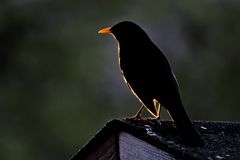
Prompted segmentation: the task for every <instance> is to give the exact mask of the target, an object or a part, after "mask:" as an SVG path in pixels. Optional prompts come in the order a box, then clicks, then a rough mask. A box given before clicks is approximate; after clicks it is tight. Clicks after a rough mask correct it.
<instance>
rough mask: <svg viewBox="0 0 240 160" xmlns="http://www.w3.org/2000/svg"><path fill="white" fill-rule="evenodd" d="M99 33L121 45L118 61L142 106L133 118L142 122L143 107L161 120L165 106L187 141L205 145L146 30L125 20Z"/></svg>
mask: <svg viewBox="0 0 240 160" xmlns="http://www.w3.org/2000/svg"><path fill="white" fill-rule="evenodd" d="M98 33H101V34H112V35H113V36H114V37H115V39H116V40H117V42H118V61H119V65H120V69H121V73H122V75H123V78H124V81H125V82H126V84H127V85H128V87H129V88H130V90H131V91H132V93H133V94H134V95H135V96H136V97H137V98H138V100H139V101H140V102H141V103H142V107H141V108H140V110H139V111H138V113H137V114H136V116H135V117H134V118H137V119H141V118H140V114H141V112H142V109H143V108H147V110H148V111H149V112H150V113H151V114H152V115H153V116H155V117H156V118H159V117H160V107H161V106H163V107H164V108H165V109H166V110H167V111H168V113H169V114H170V116H171V118H172V119H173V121H174V123H175V124H176V127H177V129H178V130H179V132H180V135H181V136H182V138H183V140H184V142H185V143H187V144H189V145H191V146H202V145H203V141H202V139H201V136H200V134H199V133H198V132H197V130H196V129H195V128H194V126H193V124H192V122H191V120H190V118H189V117H188V115H187V113H186V111H185V109H184V106H183V103H182V100H181V96H180V91H179V87H178V83H177V80H176V78H175V75H174V73H173V71H172V69H171V66H170V64H169V62H168V60H167V58H166V56H165V55H164V54H163V53H162V51H161V50H160V49H159V48H158V47H157V46H156V45H155V44H154V43H153V42H152V41H151V39H150V38H149V37H148V35H147V34H146V33H145V32H144V31H143V29H142V28H140V27H139V26H138V25H136V24H135V23H133V22H129V21H123V22H120V23H117V24H115V25H113V26H112V27H108V28H104V29H102V30H100V31H99V32H98Z"/></svg>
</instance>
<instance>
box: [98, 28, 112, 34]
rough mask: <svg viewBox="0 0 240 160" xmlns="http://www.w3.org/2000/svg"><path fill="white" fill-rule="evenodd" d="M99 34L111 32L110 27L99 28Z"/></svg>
mask: <svg viewBox="0 0 240 160" xmlns="http://www.w3.org/2000/svg"><path fill="white" fill-rule="evenodd" d="M98 33H99V34H111V33H112V31H111V27H107V28H104V29H101V30H100V31H98Z"/></svg>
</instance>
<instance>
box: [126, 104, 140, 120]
mask: <svg viewBox="0 0 240 160" xmlns="http://www.w3.org/2000/svg"><path fill="white" fill-rule="evenodd" d="M143 109H144V105H142V106H141V108H140V109H139V110H138V112H137V114H136V115H135V116H133V117H129V118H126V119H127V120H132V119H133V120H142V118H141V113H142V111H143Z"/></svg>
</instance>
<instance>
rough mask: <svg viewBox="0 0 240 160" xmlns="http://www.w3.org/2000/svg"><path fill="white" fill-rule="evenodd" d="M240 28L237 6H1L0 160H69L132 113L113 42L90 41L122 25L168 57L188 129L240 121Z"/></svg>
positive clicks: (216, 0) (209, 1) (25, 2)
mask: <svg viewBox="0 0 240 160" xmlns="http://www.w3.org/2000/svg"><path fill="white" fill-rule="evenodd" d="M239 19H240V1H237V0H229V1H226V0H203V1H192V0H182V1H172V0H166V1H151V2H150V3H149V2H148V1H144V0H138V1H136V0H130V1H127V2H125V1H115V2H114V1H105V2H103V1H102V2H101V1H91V2H90V1H87V0H86V1H83V0H79V1H55V2H53V1H50V0H42V1H40V0H2V1H1V2H0V159H2V160H15V159H19V160H23V159H24V160H31V159H34V160H42V159H45V160H48V159H49V160H50V159H51V160H53V159H56V160H57V159H58V160H59V159H62V160H65V159H68V158H70V157H71V156H72V155H73V154H74V153H75V152H76V151H77V150H78V149H79V148H80V147H81V146H82V145H83V144H85V143H86V142H87V141H88V140H89V139H90V138H91V137H92V136H93V135H94V134H95V133H96V132H97V131H98V130H99V129H101V128H102V127H103V126H104V124H105V123H106V122H107V121H109V120H111V119H115V118H123V117H127V116H132V115H134V114H135V113H136V112H137V110H138V109H139V107H140V106H141V104H140V103H139V102H138V100H137V99H136V98H135V97H134V96H133V95H132V94H131V93H130V92H129V90H128V88H127V87H126V85H125V84H124V82H123V79H122V77H121V74H120V71H119V67H118V64H117V63H118V61H117V43H116V41H115V40H114V38H113V37H111V36H103V35H98V34H97V31H98V30H99V29H101V28H103V27H107V26H109V25H112V24H115V23H117V22H119V21H122V20H131V21H134V22H136V23H137V24H139V25H140V26H142V28H143V29H144V30H145V31H146V32H147V33H148V34H149V36H150V37H151V38H152V40H153V41H154V42H155V43H156V44H157V45H158V46H159V47H160V48H161V49H162V51H163V52H164V53H165V54H166V55H167V57H168V59H169V61H170V63H171V64H172V67H173V69H174V71H175V74H176V76H177V78H178V81H179V84H180V88H181V92H182V98H183V102H184V104H185V106H186V110H187V111H188V113H189V115H190V117H191V118H192V119H196V120H207V121H208V120H213V121H240V116H239V115H240V114H239V112H240V107H239V104H240V95H239V90H240V85H239V82H240V73H239V69H240V63H239V60H240V45H239V42H240V21H239ZM145 114H146V116H149V114H147V113H145ZM168 118H169V117H168V115H167V114H166V112H165V111H163V119H168Z"/></svg>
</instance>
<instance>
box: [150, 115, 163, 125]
mask: <svg viewBox="0 0 240 160" xmlns="http://www.w3.org/2000/svg"><path fill="white" fill-rule="evenodd" d="M147 120H149V121H155V122H156V121H157V122H158V123H159V124H161V122H160V116H158V117H149V118H147Z"/></svg>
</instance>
